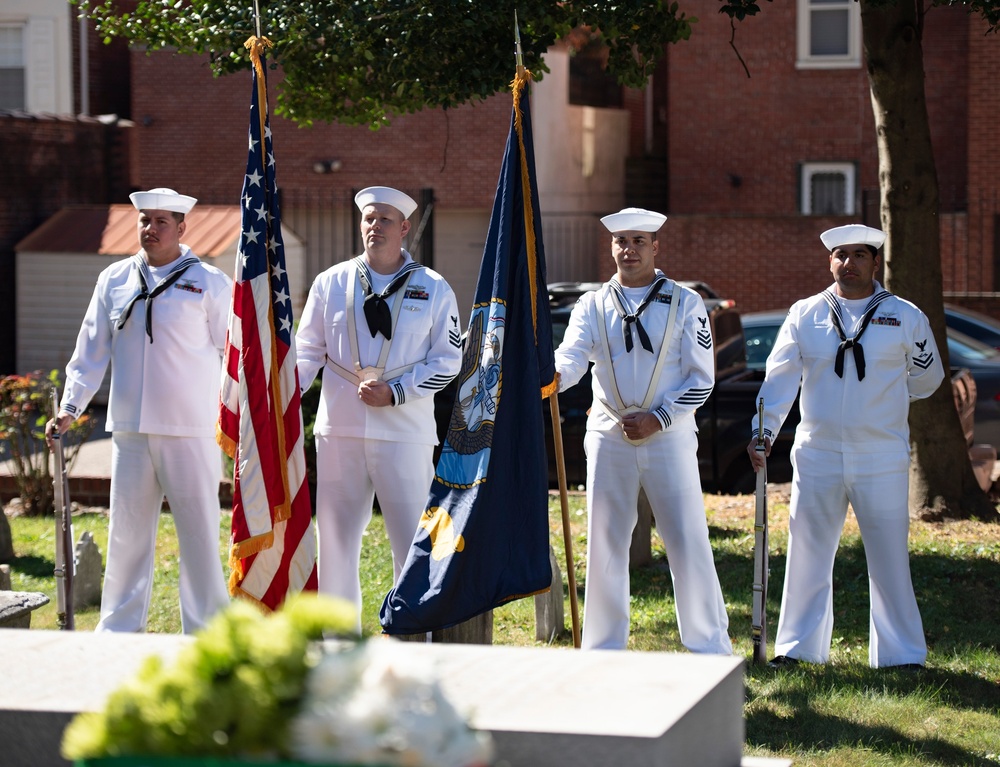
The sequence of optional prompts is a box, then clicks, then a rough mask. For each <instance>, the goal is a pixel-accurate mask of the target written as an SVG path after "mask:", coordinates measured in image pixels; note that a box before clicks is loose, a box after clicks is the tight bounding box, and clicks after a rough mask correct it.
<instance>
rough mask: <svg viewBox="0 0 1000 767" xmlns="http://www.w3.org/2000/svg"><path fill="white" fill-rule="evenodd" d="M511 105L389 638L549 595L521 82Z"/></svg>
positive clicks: (542, 318)
mask: <svg viewBox="0 0 1000 767" xmlns="http://www.w3.org/2000/svg"><path fill="white" fill-rule="evenodd" d="M530 78H531V75H530V73H529V72H527V70H524V69H523V68H518V72H517V76H516V77H515V79H514V82H513V85H512V87H513V92H514V109H513V112H512V115H511V126H510V135H509V136H508V138H507V148H506V150H505V152H504V157H503V166H502V168H501V170H500V180H499V182H498V184H497V193H496V198H495V199H494V201H493V215H492V218H491V220H490V229H489V235H488V237H487V241H486V248H485V251H484V253H483V263H482V266H481V267H480V271H479V284H478V287H477V289H476V300H475V304H474V305H473V308H472V316H471V318H470V320H469V332H468V335H467V337H466V341H465V353H464V356H463V359H462V370H461V372H460V373H459V374H458V379H457V383H458V393H457V395H456V398H455V404H454V408H453V410H452V415H451V424H450V426H449V428H448V436H447V438H446V439H445V443H444V446H443V448H442V452H441V458H440V459H439V460H438V464H437V470H436V471H435V476H434V483H433V484H432V485H431V489H430V495H429V497H428V499H427V505H426V507H425V508H424V513H423V516H422V517H421V519H420V526H419V527H418V529H417V531H416V534H415V536H414V539H413V544H412V546H411V547H410V553H409V555H408V557H407V560H406V564H405V565H404V567H403V571H402V573H401V574H400V577H399V581H398V583H397V584H396V586H395V587H394V588H393V589H392V591H390V592H389V594H388V595H387V596H386V598H385V601H384V602H383V603H382V610H381V613H380V620H381V623H382V627H383V628H384V629H385V632H386V633H388V634H416V633H422V632H427V631H434V630H437V629H443V628H448V627H449V626H454V625H455V624H458V623H462V622H463V621H467V620H469V619H470V618H473V617H475V616H477V615H479V614H481V613H484V612H486V611H488V610H491V609H493V608H494V607H497V606H499V605H502V604H504V603H505V602H509V601H511V600H513V599H518V598H520V597H525V596H530V595H532V594H537V593H539V592H542V591H546V590H547V589H548V588H549V584H550V583H551V581H552V571H551V568H550V566H549V523H548V462H547V460H546V455H545V437H544V422H543V417H544V414H543V407H542V400H543V398H544V397H546V396H548V395H549V394H551V393H554V392H555V388H556V385H555V380H554V379H555V358H554V355H553V351H552V322H551V319H550V316H549V303H548V290H547V288H546V282H545V253H544V249H543V247H542V228H541V222H540V221H539V220H538V190H537V187H536V184H535V159H534V148H533V146H532V140H531V111H530V106H529V101H528V88H527V85H528V82H529V81H530Z"/></svg>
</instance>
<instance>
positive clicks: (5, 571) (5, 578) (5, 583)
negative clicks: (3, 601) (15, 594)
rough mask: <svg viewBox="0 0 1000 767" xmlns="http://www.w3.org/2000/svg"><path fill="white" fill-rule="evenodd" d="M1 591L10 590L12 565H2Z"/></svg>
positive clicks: (0, 576)
mask: <svg viewBox="0 0 1000 767" xmlns="http://www.w3.org/2000/svg"><path fill="white" fill-rule="evenodd" d="M0 591H10V565H0Z"/></svg>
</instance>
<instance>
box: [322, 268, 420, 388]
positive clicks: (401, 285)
mask: <svg viewBox="0 0 1000 767" xmlns="http://www.w3.org/2000/svg"><path fill="white" fill-rule="evenodd" d="M355 260H356V261H358V262H359V263H358V268H357V269H353V270H351V272H350V275H349V276H348V279H347V310H346V314H347V337H348V340H349V341H350V343H351V361H352V362H353V363H354V370H348V369H347V368H345V367H344V366H342V365H338V364H337V363H336V362H334V361H333V360H332V359H330V358H329V357H327V358H326V365H327V367H329V368H330V369H331V370H332V371H333V372H334V373H336V374H337V375H339V376H340V377H341V378H343V379H344V380H346V381H351V382H352V383H355V384H360V383H361V382H362V381H387V380H391V379H393V378H396V377H397V376H401V375H403V374H404V373H406V372H408V371H410V370H412V369H413V368H415V367H416V366H417V365H418V364H421V362H423V360H421V361H420V362H414V363H412V364H409V365H405V366H403V367H400V368H396V369H394V370H389V371H386V369H385V363H386V361H387V360H388V359H389V349H390V348H391V347H392V336H393V331H394V330H395V329H396V321H397V320H398V319H399V312H400V310H401V309H402V306H403V301H402V299H399V300H397V301H396V302H395V303H393V305H392V311H391V312H390V313H389V317H388V321H389V325H388V328H387V329H388V331H389V332H388V334H387V333H385V332H382V335H383V337H384V339H385V340H383V341H382V351H381V353H380V354H379V358H378V362H377V363H376V364H375V365H374V366H373V365H369V366H368V367H362V366H361V353H360V351H359V350H358V329H357V322H356V320H355V316H354V300H355V299H354V293H355V290H356V288H357V280H358V279H359V277H360V278H361V284H362V288H363V289H364V292H365V293H366V298H365V301H366V304H365V307H364V308H365V315H366V319H368V320H369V330H371V325H372V322H373V321H372V320H371V319H370V318H369V317H368V315H369V311H368V303H367V302H368V298H369V297H371V296H375V297H376V298H381V300H382V302H383V304H382V306H383V307H384V308H385V309H386V311H387V312H388V311H389V309H388V306H386V305H385V298H387V297H388V296H390V295H392V294H393V293H398V292H399V291H403V293H404V295H405V293H406V286H407V285H408V284H409V283H410V277H412V276H413V273H414V272H415V271H417V270H418V269H420V268H421V266H420V265H419V264H414V263H412V262H411V263H410V264H409V265H408V266H406V267H404V268H403V269H402V270H401V271H400V272H399V274H397V275H396V277H395V278H394V279H393V281H392V284H390V285H389V288H388V289H387V290H386V291H385V292H384V293H382V294H381V295H379V294H375V293H372V292H371V288H370V287H369V286H370V281H369V280H368V279H367V278H366V276H365V275H364V271H363V269H364V268H366V267H365V266H364V265H363V263H361V260H360V258H358V259H355ZM372 314H374V312H372ZM382 321H383V320H382V319H381V318H380V319H379V321H378V322H379V323H380V324H381V322H382ZM380 330H381V327H377V328H376V329H375V332H373V333H372V338H374V337H375V334H376V333H378V332H379V331H380Z"/></svg>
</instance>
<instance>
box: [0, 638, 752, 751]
mask: <svg viewBox="0 0 1000 767" xmlns="http://www.w3.org/2000/svg"><path fill="white" fill-rule="evenodd" d="M188 641H190V640H189V638H187V637H183V636H176V635H154V634H145V635H122V634H92V633H83V632H59V631H15V630H7V631H4V630H0V680H2V682H3V683H2V685H0V743H3V763H4V765H5V767H50V765H51V766H52V767H66V765H67V762H65V761H64V760H62V759H61V757H59V755H58V744H59V740H60V739H61V736H62V732H63V730H64V729H65V726H66V724H67V723H68V721H69V720H70V718H71V717H72V715H73V714H75V713H76V712H78V711H85V710H97V709H99V708H101V707H102V706H103V704H104V701H105V699H106V697H107V695H108V694H109V693H110V692H111V691H112V690H113V689H115V688H116V687H117V686H119V685H120V684H121V683H122V682H123V681H125V680H126V679H127V678H128V677H130V676H131V675H132V674H134V673H135V671H136V670H137V668H138V667H139V664H140V663H141V662H142V660H143V659H144V658H145V657H147V656H148V655H150V654H158V655H161V656H162V657H164V659H165V660H167V661H169V660H171V659H172V658H173V657H174V656H175V655H176V654H177V652H178V651H179V650H180V648H181V647H183V646H184V644H185V643H186V642H188ZM387 641H388V640H387ZM403 648H404V651H405V652H407V653H409V654H411V655H412V657H413V662H414V663H420V664H434V665H436V666H437V667H438V669H439V672H440V673H439V676H440V678H441V683H442V686H443V687H444V690H445V693H446V694H447V695H448V696H449V698H450V699H451V700H452V701H453V702H454V703H455V704H456V706H458V707H459V709H460V710H464V711H471V712H472V714H471V717H472V724H473V725H474V726H475V727H477V728H479V729H484V730H489V731H490V732H491V733H492V734H493V737H494V740H495V742H496V746H497V756H498V761H499V762H500V763H505V764H506V765H509V767H570V766H571V765H572V767H590V766H593V767H598V766H600V767H607V765H627V766H628V767H647V766H648V767H653V766H659V765H697V767H738V765H740V764H741V761H742V752H743V739H744V729H743V699H744V698H743V696H744V693H743V660H742V659H740V658H724V657H712V656H700V655H690V654H674V653H627V652H609V651H591V652H583V651H580V650H568V649H555V648H522V647H501V646H481V645H456V644H447V645H445V644H438V645H427V644H417V643H405V644H404V645H403Z"/></svg>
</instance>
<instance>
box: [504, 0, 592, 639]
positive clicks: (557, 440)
mask: <svg viewBox="0 0 1000 767" xmlns="http://www.w3.org/2000/svg"><path fill="white" fill-rule="evenodd" d="M514 60H515V63H516V64H517V73H518V75H521V74H522V73H523V72H524V55H523V52H522V50H521V29H520V26H519V25H518V23H517V10H516V9H515V11H514ZM549 413H550V414H551V416H552V446H553V449H554V450H555V459H556V475H557V476H558V479H559V505H560V507H561V509H562V524H563V545H564V546H565V548H566V583H567V587H568V588H569V606H570V614H571V616H572V621H573V646H574V647H576V648H579V647H580V608H579V605H578V604H577V598H576V572H575V568H574V564H573V536H572V535H571V534H570V528H569V493H568V492H567V490H566V457H565V454H564V453H563V440H562V418H561V417H560V416H559V397H558V395H557V393H556V392H553V393H552V394H550V395H549Z"/></svg>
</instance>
